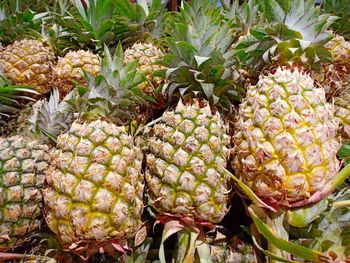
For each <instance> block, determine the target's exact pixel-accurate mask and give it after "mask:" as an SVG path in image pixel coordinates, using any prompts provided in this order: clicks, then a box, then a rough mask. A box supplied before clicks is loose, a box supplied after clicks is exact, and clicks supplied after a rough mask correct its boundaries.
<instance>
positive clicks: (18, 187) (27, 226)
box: [0, 135, 50, 251]
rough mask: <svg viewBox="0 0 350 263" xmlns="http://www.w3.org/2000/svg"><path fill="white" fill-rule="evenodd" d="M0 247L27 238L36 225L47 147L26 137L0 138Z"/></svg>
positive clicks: (9, 245)
mask: <svg viewBox="0 0 350 263" xmlns="http://www.w3.org/2000/svg"><path fill="white" fill-rule="evenodd" d="M0 156H1V157H0V177H1V181H2V184H1V190H0V191H1V193H2V202H1V220H0V236H1V238H0V250H1V251H4V250H9V249H12V248H14V247H16V246H19V245H21V244H23V243H24V242H26V241H27V240H28V235H29V234H31V233H33V232H34V231H37V230H38V229H39V227H40V222H41V220H40V215H41V208H42V202H41V201H42V195H41V189H42V188H43V186H44V180H45V170H46V169H47V167H48V163H49V160H50V155H49V148H48V146H47V145H43V144H40V143H39V141H37V140H33V139H31V138H30V137H27V136H21V135H16V136H9V137H3V138H0Z"/></svg>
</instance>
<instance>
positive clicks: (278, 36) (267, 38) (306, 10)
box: [236, 0, 337, 70]
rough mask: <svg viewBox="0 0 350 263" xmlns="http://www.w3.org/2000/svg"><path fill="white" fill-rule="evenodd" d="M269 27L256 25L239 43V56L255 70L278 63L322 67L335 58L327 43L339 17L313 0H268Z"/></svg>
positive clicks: (265, 13) (266, 14) (313, 67)
mask: <svg viewBox="0 0 350 263" xmlns="http://www.w3.org/2000/svg"><path fill="white" fill-rule="evenodd" d="M264 15H265V17H266V19H267V20H268V22H269V24H268V26H259V25H257V26H255V27H254V28H253V29H252V31H251V35H249V36H247V37H245V38H243V39H241V40H240V41H239V43H238V44H237V45H236V51H237V56H238V57H239V58H240V59H241V60H242V61H243V62H244V63H245V64H247V65H248V66H250V67H251V68H252V69H254V70H260V69H262V68H263V67H264V66H266V65H269V64H273V63H276V64H278V65H279V66H296V65H298V66H302V67H304V68H306V69H312V70H320V69H321V63H322V62H325V61H331V54H330V53H329V51H328V50H327V49H326V48H325V47H324V46H323V44H324V43H326V42H327V41H328V40H330V39H331V38H332V35H331V34H330V33H329V32H327V31H326V30H327V29H328V28H329V26H330V25H331V24H332V23H333V22H334V21H335V20H336V19H337V17H335V16H332V15H329V14H322V15H320V12H319V9H318V8H315V7H314V1H313V0H296V1H287V0H264Z"/></svg>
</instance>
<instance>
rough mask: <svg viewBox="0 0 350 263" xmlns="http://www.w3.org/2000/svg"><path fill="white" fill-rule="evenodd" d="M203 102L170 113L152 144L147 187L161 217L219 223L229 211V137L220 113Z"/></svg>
mask: <svg viewBox="0 0 350 263" xmlns="http://www.w3.org/2000/svg"><path fill="white" fill-rule="evenodd" d="M202 106H203V105H200V104H199V102H198V101H195V102H194V103H193V104H191V105H184V104H183V103H182V101H181V100H180V101H179V103H178V105H177V107H176V109H175V110H174V111H166V112H165V113H164V114H163V115H162V119H161V121H160V122H159V123H158V124H156V125H155V126H154V128H153V132H154V135H153V136H152V137H150V138H148V142H147V144H148V147H149V153H148V154H147V157H146V162H147V170H146V181H147V185H148V194H149V198H150V201H151V204H152V206H153V207H154V209H155V210H157V211H158V212H159V213H160V214H171V215H173V216H180V217H181V216H188V217H191V218H195V219H197V220H201V221H209V222H212V223H217V222H220V221H221V220H222V218H223V217H224V216H225V214H226V213H227V211H228V208H227V203H228V199H229V196H228V193H229V183H230V179H229V178H228V177H227V175H226V174H225V167H226V164H227V161H226V159H227V156H228V149H227V147H226V146H227V144H228V143H229V137H228V135H227V134H226V130H227V127H226V126H225V125H224V123H223V121H222V119H221V117H220V115H219V114H218V113H216V114H212V112H211V109H210V107H209V105H208V104H207V105H206V106H205V107H202Z"/></svg>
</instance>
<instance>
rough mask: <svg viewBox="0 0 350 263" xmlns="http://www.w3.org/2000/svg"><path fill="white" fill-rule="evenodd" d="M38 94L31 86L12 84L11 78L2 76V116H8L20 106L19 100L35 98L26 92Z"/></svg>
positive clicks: (0, 108) (0, 81)
mask: <svg viewBox="0 0 350 263" xmlns="http://www.w3.org/2000/svg"><path fill="white" fill-rule="evenodd" d="M26 93H27V94H28V93H32V94H38V93H37V92H36V91H35V90H34V89H33V88H32V87H30V86H17V85H11V83H10V82H9V80H7V79H6V78H5V77H4V76H0V116H2V115H3V116H8V115H9V114H11V113H13V112H15V111H17V110H18V108H19V107H20V104H19V100H33V99H32V98H31V97H28V96H26V95H24V94H26Z"/></svg>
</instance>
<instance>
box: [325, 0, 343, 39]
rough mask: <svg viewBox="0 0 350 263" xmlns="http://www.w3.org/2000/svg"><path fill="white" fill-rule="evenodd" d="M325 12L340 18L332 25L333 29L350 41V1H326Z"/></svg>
mask: <svg viewBox="0 0 350 263" xmlns="http://www.w3.org/2000/svg"><path fill="white" fill-rule="evenodd" d="M322 8H323V12H324V13H326V14H332V15H335V16H338V17H339V19H338V20H337V21H336V22H335V23H334V24H333V25H332V29H333V30H334V31H335V32H336V33H338V34H340V35H342V36H344V37H345V38H347V39H348V40H349V39H350V3H349V1H348V0H324V1H323V5H322Z"/></svg>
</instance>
